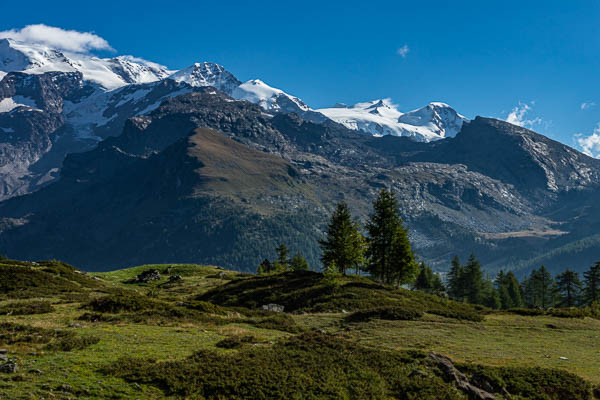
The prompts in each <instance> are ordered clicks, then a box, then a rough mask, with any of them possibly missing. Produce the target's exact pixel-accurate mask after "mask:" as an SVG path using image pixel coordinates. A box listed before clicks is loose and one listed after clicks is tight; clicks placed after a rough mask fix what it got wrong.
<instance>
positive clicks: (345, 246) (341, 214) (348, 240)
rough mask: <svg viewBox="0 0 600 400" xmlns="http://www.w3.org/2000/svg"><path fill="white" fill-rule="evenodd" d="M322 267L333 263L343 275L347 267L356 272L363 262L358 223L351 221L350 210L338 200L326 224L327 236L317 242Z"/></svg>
mask: <svg viewBox="0 0 600 400" xmlns="http://www.w3.org/2000/svg"><path fill="white" fill-rule="evenodd" d="M319 244H320V245H321V249H322V251H323V255H322V257H321V260H322V261H323V266H324V268H326V269H327V268H329V267H330V266H331V265H332V264H335V265H336V266H337V268H338V269H339V271H340V272H342V273H343V274H344V275H345V274H346V271H347V270H348V269H354V270H355V271H356V272H357V273H358V271H359V270H360V268H361V266H362V264H363V262H364V252H365V244H364V238H363V237H362V235H361V233H360V231H359V227H358V223H357V222H352V220H351V215H350V210H349V209H348V206H347V205H346V203H344V202H340V203H338V205H337V208H336V210H335V212H334V213H333V215H332V216H331V220H330V222H329V225H328V226H327V237H326V239H325V240H321V241H320V242H319Z"/></svg>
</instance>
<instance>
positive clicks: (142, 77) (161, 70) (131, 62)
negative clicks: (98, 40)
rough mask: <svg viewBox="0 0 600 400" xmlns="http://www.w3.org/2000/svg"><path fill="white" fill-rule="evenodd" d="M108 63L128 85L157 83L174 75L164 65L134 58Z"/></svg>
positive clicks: (124, 57) (123, 58) (115, 59)
mask: <svg viewBox="0 0 600 400" xmlns="http://www.w3.org/2000/svg"><path fill="white" fill-rule="evenodd" d="M106 62H107V65H109V67H110V69H111V70H112V71H113V72H114V73H116V74H117V75H119V76H120V77H121V78H122V79H123V81H125V82H126V83H128V84H132V83H150V82H155V81H158V80H162V79H164V78H166V77H168V76H169V75H171V74H172V73H173V71H170V70H169V69H167V67H165V66H164V65H160V64H156V63H153V62H150V61H146V60H144V59H141V58H137V57H133V56H119V57H115V58H109V59H107V60H106Z"/></svg>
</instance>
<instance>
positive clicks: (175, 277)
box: [169, 275, 183, 282]
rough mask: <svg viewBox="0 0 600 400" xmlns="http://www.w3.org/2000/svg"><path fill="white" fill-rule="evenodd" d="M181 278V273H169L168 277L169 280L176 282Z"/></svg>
mask: <svg viewBox="0 0 600 400" xmlns="http://www.w3.org/2000/svg"><path fill="white" fill-rule="evenodd" d="M182 279H183V278H182V277H181V275H171V276H170V277H169V282H178V281H180V280H182Z"/></svg>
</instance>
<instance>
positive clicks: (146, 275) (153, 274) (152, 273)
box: [135, 269, 160, 283]
mask: <svg viewBox="0 0 600 400" xmlns="http://www.w3.org/2000/svg"><path fill="white" fill-rule="evenodd" d="M135 280H136V282H139V283H148V282H152V281H158V280H160V272H158V270H157V269H147V270H145V271H144V272H142V273H141V274H139V275H138V276H137V277H136V278H135Z"/></svg>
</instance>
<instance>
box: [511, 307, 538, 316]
mask: <svg viewBox="0 0 600 400" xmlns="http://www.w3.org/2000/svg"><path fill="white" fill-rule="evenodd" d="M506 312H507V313H510V314H516V315H523V316H526V317H537V316H540V315H545V314H546V312H545V311H544V310H542V309H541V308H511V309H508V310H506Z"/></svg>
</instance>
